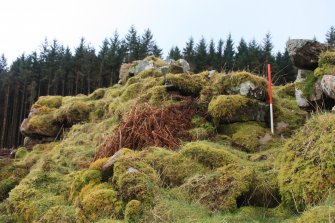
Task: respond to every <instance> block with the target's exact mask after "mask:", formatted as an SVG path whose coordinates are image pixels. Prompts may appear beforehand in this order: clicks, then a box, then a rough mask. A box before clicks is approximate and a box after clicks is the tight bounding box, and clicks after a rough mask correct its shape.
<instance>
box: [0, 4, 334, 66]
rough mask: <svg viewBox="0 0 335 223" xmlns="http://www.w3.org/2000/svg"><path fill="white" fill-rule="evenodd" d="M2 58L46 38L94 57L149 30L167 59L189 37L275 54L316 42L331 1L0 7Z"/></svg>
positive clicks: (329, 18) (329, 16) (330, 19)
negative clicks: (83, 48) (90, 50)
mask: <svg viewBox="0 0 335 223" xmlns="http://www.w3.org/2000/svg"><path fill="white" fill-rule="evenodd" d="M0 9H1V10H0V29H1V32H0V54H2V53H4V54H5V56H6V57H7V58H8V60H9V61H12V60H13V59H15V58H16V57H18V56H19V55H20V54H22V53H23V52H25V53H27V54H30V53H31V52H32V51H33V50H38V49H39V46H40V45H41V43H42V42H43V40H44V38H45V37H47V38H48V39H49V40H52V39H57V40H59V41H60V42H61V43H63V44H64V45H65V46H69V47H70V48H71V49H73V48H74V47H75V46H77V45H78V44H79V40H80V38H81V37H82V36H83V37H85V38H86V39H87V41H88V42H89V43H91V45H92V46H94V47H95V48H96V49H99V47H100V45H101V43H102V41H103V39H104V38H106V37H111V36H112V34H113V32H114V31H115V30H118V32H119V33H120V35H121V36H122V37H123V36H124V35H125V34H126V33H127V31H128V29H129V27H130V26H131V25H132V24H133V25H135V27H136V29H137V30H138V32H139V33H140V34H141V33H143V31H144V29H146V28H150V29H151V31H152V32H153V34H154V38H155V40H156V41H157V43H158V45H159V46H160V47H162V48H163V49H164V52H165V55H166V52H167V51H168V50H169V49H170V48H171V46H173V45H177V46H179V47H180V48H183V47H184V46H185V42H186V41H187V40H188V39H189V37H190V36H193V37H194V39H195V41H196V42H197V41H198V40H199V39H200V38H201V36H204V37H205V39H206V40H208V41H209V40H210V39H211V38H213V39H214V41H215V42H217V41H218V40H219V38H223V39H224V40H225V39H226V37H227V35H228V34H229V33H231V35H232V37H233V39H234V41H235V46H236V45H237V44H238V41H239V39H240V38H241V37H244V38H245V39H246V40H247V41H250V40H252V39H253V38H255V39H256V40H257V41H258V42H261V41H262V39H263V38H264V36H265V34H266V33H267V32H270V33H271V34H272V41H273V43H274V46H275V49H274V50H275V51H278V50H281V51H282V50H283V48H284V46H285V42H286V41H287V39H288V38H289V37H290V38H310V39H311V38H313V37H314V36H315V37H316V38H317V39H318V40H319V41H321V42H324V40H325V33H326V32H327V31H328V29H329V28H330V26H332V25H333V26H335V13H334V11H335V0H276V1H274V0H205V1H204V0H95V1H93V0H0Z"/></svg>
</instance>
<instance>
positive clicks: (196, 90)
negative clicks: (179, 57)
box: [166, 74, 202, 96]
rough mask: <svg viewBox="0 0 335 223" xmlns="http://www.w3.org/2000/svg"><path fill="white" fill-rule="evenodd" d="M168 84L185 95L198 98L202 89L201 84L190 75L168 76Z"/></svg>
mask: <svg viewBox="0 0 335 223" xmlns="http://www.w3.org/2000/svg"><path fill="white" fill-rule="evenodd" d="M166 83H167V84H168V85H172V86H173V87H174V88H175V89H176V90H178V91H179V92H180V93H181V94H185V95H195V96H197V95H199V94H200V91H201V89H202V85H201V83H199V82H197V81H196V80H195V79H194V78H193V76H192V75H190V74H167V75H166Z"/></svg>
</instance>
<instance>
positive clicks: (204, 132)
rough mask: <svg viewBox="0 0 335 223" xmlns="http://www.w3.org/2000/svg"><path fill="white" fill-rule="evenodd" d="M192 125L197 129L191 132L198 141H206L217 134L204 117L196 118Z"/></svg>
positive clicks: (193, 119)
mask: <svg viewBox="0 0 335 223" xmlns="http://www.w3.org/2000/svg"><path fill="white" fill-rule="evenodd" d="M192 124H193V125H194V127H195V128H193V129H190V130H189V132H190V134H191V135H192V137H193V138H194V139H196V140H205V139H208V138H210V137H211V136H212V135H214V133H215V128H214V126H213V125H212V123H210V122H208V121H206V119H205V118H204V117H202V116H198V115H197V116H194V117H193V118H192Z"/></svg>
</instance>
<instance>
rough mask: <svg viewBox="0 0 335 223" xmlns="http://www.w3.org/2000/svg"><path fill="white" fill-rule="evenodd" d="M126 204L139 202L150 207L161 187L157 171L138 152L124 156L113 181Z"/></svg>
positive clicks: (114, 172) (117, 164) (117, 162)
mask: <svg viewBox="0 0 335 223" xmlns="http://www.w3.org/2000/svg"><path fill="white" fill-rule="evenodd" d="M111 181H112V183H113V185H114V186H115V188H116V189H117V190H118V191H119V193H120V195H121V198H122V200H123V201H124V202H129V201H131V200H138V201H141V202H142V203H143V205H145V206H150V205H151V204H152V202H153V200H154V197H155V193H156V192H157V189H158V187H159V185H160V180H159V176H158V175H157V173H156V171H155V170H154V169H153V168H152V167H151V166H150V165H149V164H147V163H146V162H145V161H144V160H143V158H142V157H141V156H139V154H138V153H137V152H134V153H130V154H129V153H127V154H124V155H122V156H121V157H120V158H119V159H118V160H117V161H116V162H115V164H114V171H113V177H112V179H111Z"/></svg>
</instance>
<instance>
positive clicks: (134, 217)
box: [124, 200, 143, 223]
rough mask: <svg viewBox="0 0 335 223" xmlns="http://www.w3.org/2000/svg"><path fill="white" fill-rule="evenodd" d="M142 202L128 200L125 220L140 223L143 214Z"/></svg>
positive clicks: (130, 222)
mask: <svg viewBox="0 0 335 223" xmlns="http://www.w3.org/2000/svg"><path fill="white" fill-rule="evenodd" d="M142 209H143V208H142V204H141V202H140V201H138V200H131V201H129V202H128V204H127V206H126V210H125V216H124V218H125V220H126V222H129V223H138V222H140V221H141V217H142V214H143V210H142Z"/></svg>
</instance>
